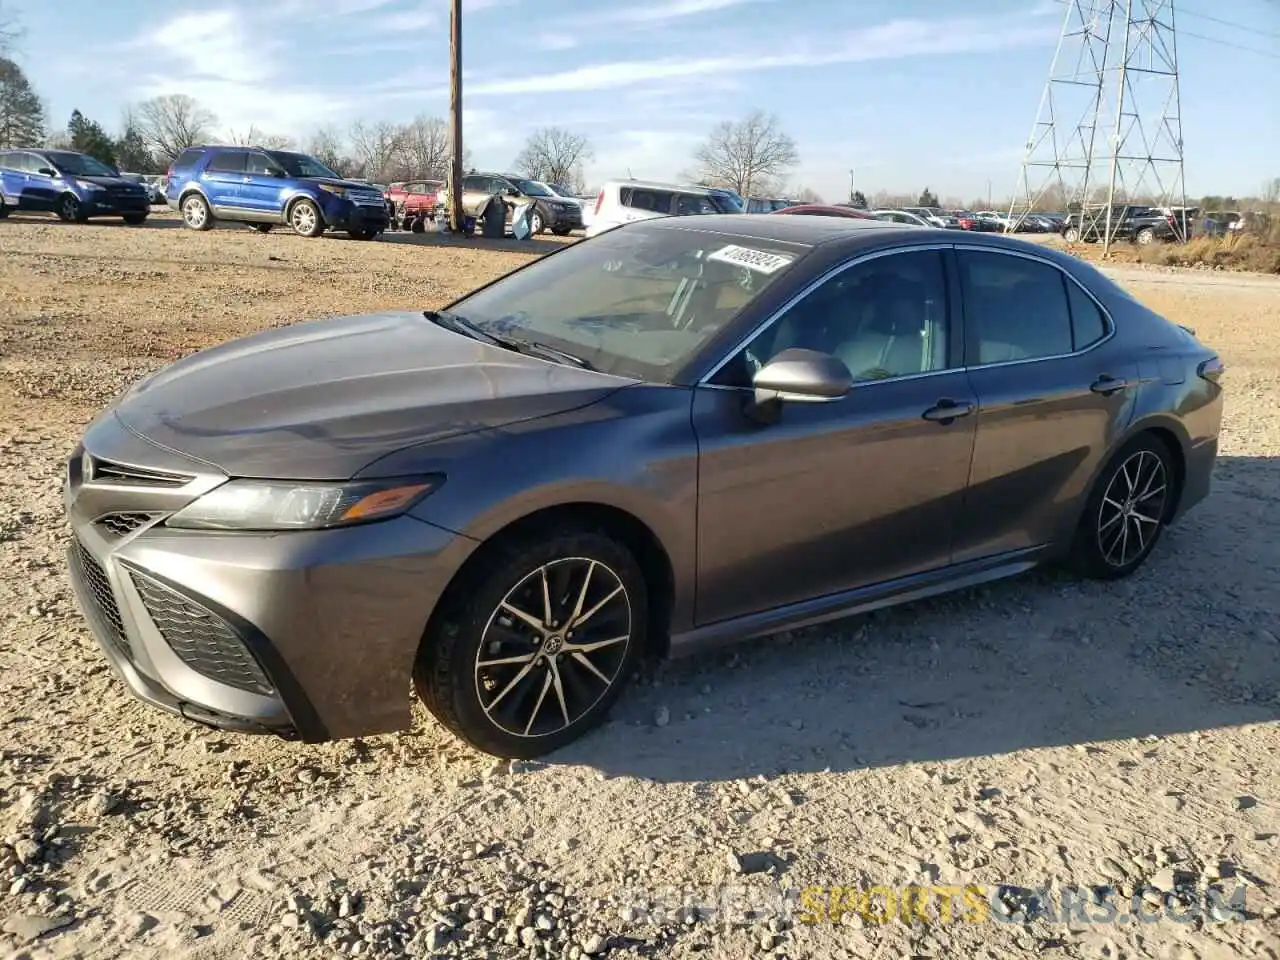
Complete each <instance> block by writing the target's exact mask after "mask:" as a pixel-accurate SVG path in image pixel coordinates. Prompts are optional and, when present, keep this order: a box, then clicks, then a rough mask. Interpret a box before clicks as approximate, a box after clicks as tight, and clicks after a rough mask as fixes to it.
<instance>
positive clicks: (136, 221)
mask: <svg viewBox="0 0 1280 960" xmlns="http://www.w3.org/2000/svg"><path fill="white" fill-rule="evenodd" d="M123 219H124V222H125V223H127V224H128V225H129V226H131V227H140V226H142V225H143V224H144V223H146V222H147V215H146V214H145V213H126V214H125V215H124V218H123Z"/></svg>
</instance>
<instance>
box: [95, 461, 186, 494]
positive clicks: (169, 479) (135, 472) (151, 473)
mask: <svg viewBox="0 0 1280 960" xmlns="http://www.w3.org/2000/svg"><path fill="white" fill-rule="evenodd" d="M84 460H85V466H84V467H82V470H83V473H84V479H85V480H86V481H104V482H106V483H121V484H129V485H130V486H138V487H180V486H182V485H183V484H186V483H190V482H191V480H192V479H193V478H192V477H190V476H188V475H186V474H181V473H169V472H167V471H164V470H151V469H149V468H147V467H131V466H129V465H128V464H124V463H115V462H113V461H111V460H99V459H98V458H97V457H91V456H89V455H88V454H85V458H84Z"/></svg>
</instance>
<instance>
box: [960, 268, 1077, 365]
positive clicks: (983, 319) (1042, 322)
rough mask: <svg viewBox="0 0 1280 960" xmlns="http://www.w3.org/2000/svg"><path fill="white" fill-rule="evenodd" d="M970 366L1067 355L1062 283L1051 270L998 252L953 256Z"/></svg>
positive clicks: (1068, 328) (1068, 339)
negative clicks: (957, 267) (960, 289)
mask: <svg viewBox="0 0 1280 960" xmlns="http://www.w3.org/2000/svg"><path fill="white" fill-rule="evenodd" d="M958 257H959V260H960V281H961V284H962V287H963V289H964V314H965V320H966V322H967V324H968V326H969V329H970V334H969V342H970V343H971V344H974V345H975V347H976V349H975V350H974V351H973V353H976V358H975V357H974V356H973V355H972V353H971V355H970V361H969V362H970V363H973V364H985V363H1001V362H1003V361H1006V360H1031V359H1035V358H1037V357H1055V356H1060V355H1062V354H1064V353H1070V352H1071V351H1072V349H1073V348H1072V340H1071V313H1070V310H1069V309H1068V306H1067V292H1066V289H1065V278H1064V277H1063V276H1062V271H1060V270H1059V269H1058V268H1057V267H1052V266H1049V264H1047V263H1041V262H1040V261H1038V260H1028V259H1026V258H1024V257H1014V256H1009V255H1007V254H1003V253H980V252H977V251H973V250H961V251H958Z"/></svg>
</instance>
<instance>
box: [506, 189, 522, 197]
mask: <svg viewBox="0 0 1280 960" xmlns="http://www.w3.org/2000/svg"><path fill="white" fill-rule="evenodd" d="M503 192H504V193H506V195H507V196H508V197H518V196H520V191H519V190H517V189H516V188H515V187H507V189H506V190H505V191H503Z"/></svg>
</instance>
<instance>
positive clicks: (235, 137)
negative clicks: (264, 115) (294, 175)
mask: <svg viewBox="0 0 1280 960" xmlns="http://www.w3.org/2000/svg"><path fill="white" fill-rule="evenodd" d="M226 142H227V143H234V144H236V145H237V146H241V147H266V148H267V149H268V150H292V149H293V138H292V137H286V136H284V135H282V134H278V133H264V132H263V131H262V130H259V129H258V127H257V125H256V124H252V123H251V124H249V129H248V130H245V131H244V132H243V133H238V132H236V131H235V130H234V129H228V130H227V136H226Z"/></svg>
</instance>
